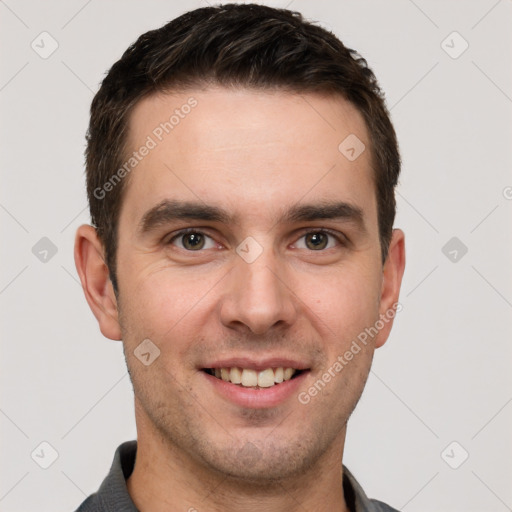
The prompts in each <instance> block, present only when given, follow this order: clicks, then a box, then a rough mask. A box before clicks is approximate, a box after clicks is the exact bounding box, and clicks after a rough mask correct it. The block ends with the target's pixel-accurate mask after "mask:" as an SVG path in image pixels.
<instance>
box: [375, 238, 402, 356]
mask: <svg viewBox="0 0 512 512" xmlns="http://www.w3.org/2000/svg"><path fill="white" fill-rule="evenodd" d="M404 270H405V235H404V233H403V231H402V230H401V229H394V230H393V235H392V237H391V242H390V244H389V249H388V256H387V258H386V262H385V263H384V269H383V273H382V288H381V296H380V308H379V314H380V319H381V321H382V324H383V328H382V329H380V331H379V333H378V335H377V337H376V338H375V348H378V347H381V346H382V345H384V343H385V342H386V340H387V339H388V336H389V333H390V332H391V327H392V326H393V321H394V318H395V315H396V314H397V312H398V311H400V309H401V306H400V305H399V296H400V287H401V285H402V277H403V275H404Z"/></svg>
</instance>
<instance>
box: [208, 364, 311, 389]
mask: <svg viewBox="0 0 512 512" xmlns="http://www.w3.org/2000/svg"><path fill="white" fill-rule="evenodd" d="M203 371H204V372H205V373H207V374H209V375H211V376H213V377H216V378H217V379H219V380H223V381H224V382H230V383H231V384H235V385H236V386H239V387H242V388H249V389H267V388H272V387H277V386H279V385H280V384H282V383H283V382H287V381H289V380H293V379H295V378H297V377H298V376H299V375H300V374H302V373H303V372H305V371H307V370H299V369H296V368H290V367H283V366H279V367H277V368H266V369H264V370H255V369H253V368H241V367H238V366H234V367H231V368H203Z"/></svg>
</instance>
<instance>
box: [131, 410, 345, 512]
mask: <svg viewBox="0 0 512 512" xmlns="http://www.w3.org/2000/svg"><path fill="white" fill-rule="evenodd" d="M137 405H138V404H137V401H136V407H135V409H136V419H137V431H138V440H137V457H136V464H135V467H134V470H133V472H132V474H131V476H130V477H129V478H128V480H127V488H128V493H129V494H130V497H131V499H132V501H133V502H134V503H135V506H136V507H137V508H138V509H139V510H144V512H164V511H165V512H174V511H176V512H177V511H189V512H203V511H206V510H207V511H208V512H232V511H233V512H234V511H239V510H244V511H246V512H253V511H254V512H260V511H261V510H265V511H268V512H285V511H286V512H288V511H290V510H296V509H298V510H308V511H311V512H313V511H325V510H332V511H339V512H349V511H348V508H347V506H346V503H345V499H344V495H343V473H342V456H343V447H344V442H345V435H346V427H345V428H344V429H343V432H341V433H340V436H339V438H338V439H337V441H336V445H333V446H331V447H330V449H329V450H328V453H326V454H324V455H323V456H322V457H321V458H320V459H319V461H318V463H317V464H316V465H315V466H314V467H312V468H310V469H309V470H308V472H307V473H305V474H303V475H300V476H298V477H296V478H294V479H289V480H285V481H282V482H279V483H276V485H275V487H269V486H267V485H265V486H261V487H258V486H255V485H252V484H248V483H241V482H238V481H233V480H231V479H230V478H229V477H226V476H225V475H223V474H219V473H217V472H214V471H212V470H211V469H210V468H208V467H205V466H204V465H200V464H198V463H197V462H196V461H194V460H191V459H190V458H189V457H188V456H187V455H186V454H184V453H183V452H182V451H180V449H179V448H178V447H176V446H172V445H170V443H169V442H167V441H165V440H164V439H163V437H162V435H161V434H160V433H159V432H158V431H156V429H155V428H154V426H153V425H152V424H151V422H150V421H149V420H148V419H147V417H146V416H145V414H144V413H143V412H142V411H141V408H140V407H138V406H137Z"/></svg>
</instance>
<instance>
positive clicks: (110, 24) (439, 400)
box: [0, 0, 512, 512]
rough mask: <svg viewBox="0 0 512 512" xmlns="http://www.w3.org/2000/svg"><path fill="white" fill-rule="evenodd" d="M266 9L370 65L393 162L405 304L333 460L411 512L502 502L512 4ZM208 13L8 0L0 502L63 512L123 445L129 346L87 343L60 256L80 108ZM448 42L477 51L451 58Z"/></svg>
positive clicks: (67, 237) (72, 224) (74, 216)
mask: <svg viewBox="0 0 512 512" xmlns="http://www.w3.org/2000/svg"><path fill="white" fill-rule="evenodd" d="M267 3H268V4H269V5H274V6H280V7H285V6H287V5H289V7H290V8H292V9H294V10H299V11H301V12H302V13H303V14H304V15H305V16H306V17H308V18H311V19H315V20H318V21H319V22H320V24H321V25H323V26H326V27H328V28H331V29H332V30H333V31H334V32H335V33H336V34H337V35H338V36H339V37H340V38H341V39H342V41H344V42H345V43H346V44H347V45H348V46H351V47H354V48H356V49H357V50H358V51H360V52H361V53H362V54H363V56H365V57H366V58H367V60H368V62H369V64H370V65H371V67H372V68H373V69H374V71H375V72H376V74H377V76H378V78H379V80H380V83H381V85H382V87H383V89H384V90H385V91H386V94H387V101H388V105H389V107H390V108H391V114H392V117H393V121H394V123H395V126H396V129H397V132H398V136H399V140H400V145H401V151H402V155H403V175H402V178H401V183H400V186H399V189H398V219H397V222H396V226H397V227H401V228H402V229H404V230H405V232H406V236H407V238H406V240H407V253H408V261H407V268H406V273H405V278H404V283H403V289H402V295H401V302H402V304H403V307H404V309H403V311H402V312H401V313H399V315H398V316H397V320H396V324H395V327H394V329H393V332H392V334H391V338H390V340H389V341H388V343H387V344H386V345H385V346H384V347H383V348H381V349H379V350H378V351H377V353H376V357H375V362H374V366H373V370H372V373H371V375H370V378H369V381H368V385H367V389H366V391H365V393H364V395H363V398H362V400H361V402H360V404H359V406H358V408H357V410H356V412H355V413H354V415H353V418H352V419H351V421H350V424H349V433H348V439H347V445H346V453H345V459H344V460H345V464H346V465H347V466H348V467H349V468H350V469H351V470H352V472H353V473H355V475H356V476H357V477H358V478H359V480H360V481H361V483H362V484H363V487H364V488H365V489H366V491H367V493H368V494H369V495H370V496H373V497H377V498H379V499H381V500H383V501H387V502H389V503H390V504H392V505H394V506H395V507H397V508H401V509H403V510H405V511H410V512H419V511H434V510H435V511H441V512H443V511H486V512H491V511H496V512H501V511H505V510H512V508H511V507H512V486H511V482H512V457H511V454H512V450H511V448H512V436H511V435H510V433H511V431H512V428H511V427H512V404H511V402H512V372H511V371H510V366H511V361H512V358H511V356H512V349H511V346H510V340H511V334H512V325H511V322H510V319H511V309H512V286H511V284H512V279H511V274H512V266H511V264H510V263H511V261H512V259H511V255H512V254H511V253H512V250H511V249H512V243H511V239H510V236H509V235H510V233H511V228H512V225H511V224H512V222H511V220H512V215H511V214H512V200H511V198H512V188H510V187H512V175H511V173H510V170H511V160H512V157H511V152H510V146H511V141H512V137H511V136H512V133H511V132H512V129H511V127H512V123H511V110H512V108H511V107H512V71H511V67H510V62H512V51H511V44H510V33H511V32H512V2H511V0H501V1H495V0H481V1H465V2H460V1H455V0H452V1H425V0H423V1H421V0H415V1H414V2H413V1H412V0H396V1H388V2H382V1H379V0H375V1H371V2H370V1H359V2H354V1H351V2H349V1H342V2H340V1H338V2H336V1H334V0H330V1H327V0H324V1H319V2H312V1H304V0H294V1H293V2H289V0H283V1H280V2H279V1H276V2H267ZM205 5H207V4H206V2H205V1H191V2H188V3H186V4H185V2H181V3H180V2H173V1H156V0H153V1H144V2H142V1H139V2H136V1H120V0H118V1H113V0H109V1H99V0H92V1H91V0H89V1H84V0H72V1H63V0H61V1H56V0H54V1H45V2H35V1H15V0H6V1H0V20H1V27H0V41H1V48H2V62H1V67H0V108H1V119H2V124H1V137H2V146H1V155H0V157H1V160H0V161H1V172H2V187H1V190H0V222H1V239H2V244H1V246H0V251H1V262H2V264H1V272H0V311H1V316H2V347H1V350H2V358H1V363H0V364H1V366H0V379H1V404H0V406H1V407H0V430H1V457H0V460H1V473H0V510H2V511H5V512H7V511H9V512H21V511H27V510H39V511H55V510H73V509H74V508H75V507H76V506H78V504H79V503H80V502H81V501H82V500H83V499H84V498H85V496H86V495H89V494H90V493H91V492H93V491H95V490H96V489H97V488H98V486H99V484H100V482H101V480H102V479H103V477H104V476H105V475H106V473H107V471H108V469H109V467H110V464H111V460H112V457H113V454H114V450H115V448H116V447H117V446H118V444H120V443H121V442H122V441H124V440H128V439H134V438H135V435H136V431H135V425H134V414H133V403H132V400H133V396H132V389H131V384H130V382H129V378H128V376H127V372H126V368H125V363H124V358H123V354H122V347H121V343H116V342H112V341H109V340H106V339H104V338H103V337H102V335H101V333H100V332H99V329H98V327H97V324H96V321H95V320H94V317H93V316H92V314H91V312H90V311H89V308H88V306H87V304H86V301H85V299H84V297H83V293H82V290H81V287H80V285H79V282H78V279H77V274H76V271H75V268H74V262H73V256H72V253H73V238H74V232H75V230H76V228H77V227H78V226H79V225H80V224H82V223H86V222H88V221H89V216H88V212H87V208H86V196H85V190H84V177H83V169H84V165H83V150H84V134H85V130H86V126H87V123H88V109H89V105H90V102H91V100H92V97H93V94H94V92H95V91H96V90H97V88H98V84H99V82H100V80H101V79H102V77H103V76H104V72H105V71H106V70H107V69H108V68H109V67H110V66H111V65H112V64H113V63H114V62H115V61H116V60H117V59H118V58H119V57H120V55H121V53H122V52H123V51H124V50H125V48H126V47H127V46H128V45H129V44H130V43H131V42H133V41H134V40H135V39H136V37H137V36H138V35H140V34H141V33H142V32H145V31H146V30H149V29H152V28H156V27H159V26H161V25H162V24H164V23H165V22H166V21H168V20H170V19H171V18H174V17H175V16H177V15H178V14H181V13H182V12H184V11H185V10H188V9H192V8H195V7H198V6H205ZM43 31H47V32H49V33H50V34H51V36H52V37H53V38H54V39H55V40H56V41H57V42H58V45H59V47H58V49H57V50H56V51H55V52H54V53H53V54H52V55H51V56H50V57H49V58H47V59H43V58H41V57H40V56H39V55H38V54H37V53H36V52H35V51H34V50H33V49H32V48H31V43H32V41H33V40H35V41H36V43H37V42H38V41H39V45H40V46H41V45H42V43H41V42H40V39H41V37H39V34H40V33H41V32H43ZM453 31H457V32H458V33H459V34H460V35H461V36H462V38H464V40H465V41H467V43H468V44H469V48H468V49H467V50H466V51H465V52H464V53H463V54H462V55H460V56H459V57H458V58H455V59H454V58H452V57H451V56H449V55H448V54H447V53H446V51H445V49H448V50H449V51H451V52H452V54H453V53H458V52H459V51H460V50H461V49H462V48H463V46H462V45H463V44H464V43H463V41H462V40H461V39H460V38H458V36H450V38H448V39H447V40H446V38H447V36H449V35H450V34H451V33H452V32H453ZM444 40H446V41H445V43H444V49H443V46H442V42H443V41H444ZM450 47H451V48H450ZM45 48H47V49H48V48H49V40H46V43H45ZM507 187H508V188H507ZM454 236H455V237H457V238H458V239H459V240H460V241H461V242H462V243H464V245H465V246H467V248H468V252H467V254H465V255H464V256H463V257H461V254H462V253H461V252H460V251H459V252H458V253H457V256H458V261H456V262H453V261H451V260H450V258H449V257H447V256H445V254H444V253H443V252H442V248H443V246H444V245H445V244H446V243H447V242H448V240H450V239H451V238H452V237H454ZM42 237H48V238H49V239H50V240H51V241H52V242H53V243H54V244H55V246H56V247H57V249H58V252H57V254H56V255H55V256H53V257H51V258H50V257H48V261H47V262H46V263H45V262H42V261H40V260H39V259H38V258H37V257H36V255H34V254H33V253H32V247H33V246H34V245H35V244H36V243H37V242H38V241H39V240H40V239H41V238H42ZM447 252H448V251H447ZM449 256H450V255H449ZM453 256H454V254H453V253H452V255H451V256H450V257H451V258H453ZM43 441H46V442H48V443H50V444H51V445H52V446H53V447H54V448H55V450H56V451H57V452H58V458H57V460H56V461H55V462H54V463H53V464H52V465H51V466H50V467H49V468H48V469H42V468H41V467H40V466H39V465H38V464H37V463H36V462H35V461H34V460H33V459H32V458H31V453H32V452H33V451H34V450H35V452H34V453H35V455H34V459H36V460H37V461H38V462H39V463H44V462H45V460H44V459H45V458H46V462H49V461H50V459H49V458H48V457H50V450H49V449H48V448H44V446H43V447H40V443H41V442H43ZM453 441H456V442H457V443H458V445H456V446H455V448H453V446H452V447H451V448H449V449H448V450H447V452H445V455H444V458H443V456H442V455H441V454H442V453H443V451H444V450H445V448H446V447H447V446H448V445H450V443H452V442H453ZM452 448H453V451H452ZM463 450H465V451H467V452H468V453H469V458H468V459H467V460H466V461H465V462H464V463H463V464H462V465H461V466H460V467H459V468H458V469H452V468H451V467H450V466H449V465H448V463H447V461H448V462H450V463H451V464H452V465H457V464H458V463H460V461H461V460H462V456H463V455H464V451H463ZM37 454H38V455H39V457H38V456H37ZM207 509H208V507H207V504H205V505H204V507H203V508H201V509H200V510H207Z"/></svg>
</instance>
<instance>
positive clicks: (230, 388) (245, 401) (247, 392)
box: [201, 371, 309, 409]
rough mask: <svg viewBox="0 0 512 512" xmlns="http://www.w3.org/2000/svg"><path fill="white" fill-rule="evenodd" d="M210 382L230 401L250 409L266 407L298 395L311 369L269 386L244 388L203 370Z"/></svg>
mask: <svg viewBox="0 0 512 512" xmlns="http://www.w3.org/2000/svg"><path fill="white" fill-rule="evenodd" d="M201 373H202V374H203V375H204V376H205V377H206V378H207V379H208V382H210V383H211V384H212V386H213V388H214V390H215V392H216V393H218V394H220V395H221V396H222V397H223V398H227V399H228V400H229V401H230V402H232V403H234V404H236V405H238V406H240V407H245V408H249V409H265V408H270V407H276V406H278V405H280V404H282V403H283V402H285V401H286V400H288V399H289V398H290V397H292V396H297V395H298V393H297V391H298V389H299V387H300V386H301V384H302V383H303V381H304V379H305V378H306V376H307V374H308V373H309V371H303V372H301V373H300V374H299V375H297V377H295V378H293V379H290V380H286V381H284V382H281V383H280V384H275V385H274V386H271V387H269V388H259V389H252V388H244V387H243V386H239V385H238V384H232V383H231V382H226V381H224V380H222V379H218V378H217V377H214V376H213V375H210V374H209V373H206V372H201Z"/></svg>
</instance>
